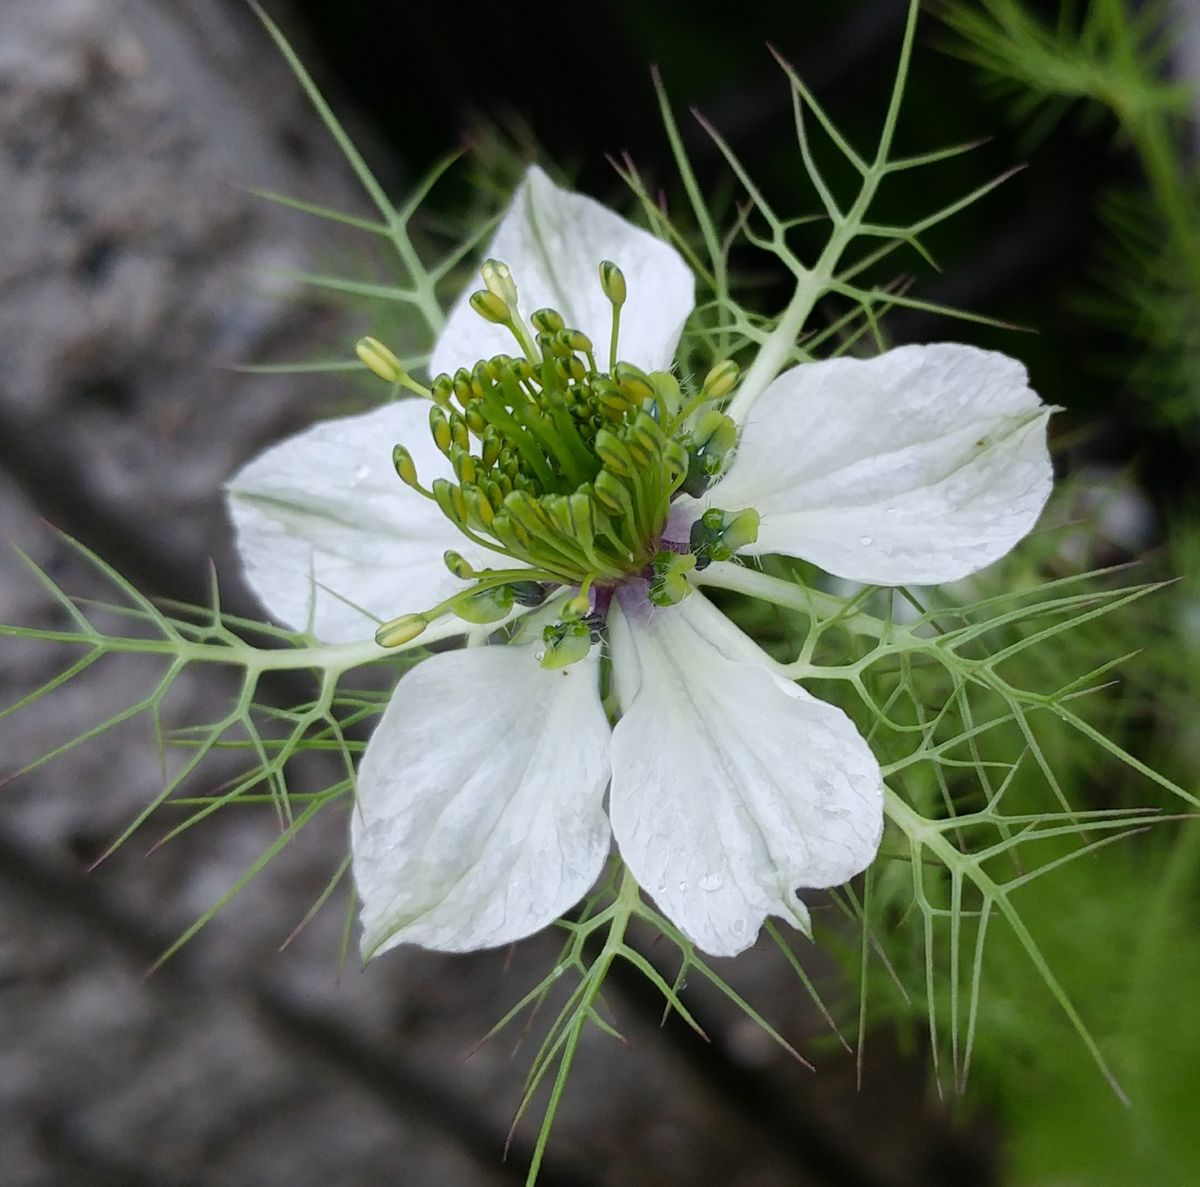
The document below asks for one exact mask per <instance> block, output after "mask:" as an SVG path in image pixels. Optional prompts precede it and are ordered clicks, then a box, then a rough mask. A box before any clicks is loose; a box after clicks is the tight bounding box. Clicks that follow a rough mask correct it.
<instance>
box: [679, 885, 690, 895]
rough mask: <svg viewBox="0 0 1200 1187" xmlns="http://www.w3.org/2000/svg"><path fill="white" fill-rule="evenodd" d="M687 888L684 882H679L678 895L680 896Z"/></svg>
mask: <svg viewBox="0 0 1200 1187" xmlns="http://www.w3.org/2000/svg"><path fill="white" fill-rule="evenodd" d="M687 888H688V884H687V883H686V882H680V883H679V893H680V894H683V892H684V891H685V890H687Z"/></svg>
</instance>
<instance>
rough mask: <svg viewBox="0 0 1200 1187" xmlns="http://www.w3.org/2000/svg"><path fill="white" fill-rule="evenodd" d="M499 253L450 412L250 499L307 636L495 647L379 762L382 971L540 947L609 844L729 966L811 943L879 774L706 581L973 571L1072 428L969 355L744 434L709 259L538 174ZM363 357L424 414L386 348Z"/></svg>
mask: <svg viewBox="0 0 1200 1187" xmlns="http://www.w3.org/2000/svg"><path fill="white" fill-rule="evenodd" d="M489 257H490V258H489V260H488V261H487V262H486V263H485V264H484V267H483V276H484V281H485V287H484V288H483V289H481V290H479V291H477V292H474V293H464V294H463V296H462V297H461V298H460V299H459V301H458V303H457V304H456V305H455V306H454V308H453V309H452V311H451V312H450V314H449V317H448V320H447V322H446V325H445V329H444V331H443V333H442V334H441V336H440V338H439V340H438V342H437V344H436V346H435V347H434V351H433V356H432V367H431V369H432V371H433V372H434V374H435V376H436V378H434V380H433V381H432V383H431V385H430V388H429V389H428V395H429V397H430V399H429V400H410V399H406V400H401V401H398V402H396V403H392V404H389V405H387V406H385V407H382V408H380V409H378V410H376V411H373V412H368V413H366V414H364V415H361V416H354V417H348V418H345V419H340V420H334V421H328V422H325V423H322V424H318V425H316V426H315V427H313V428H311V429H309V430H307V431H306V432H303V433H301V434H299V435H298V436H296V437H295V438H293V439H292V440H290V441H286V442H284V443H283V444H281V445H279V446H276V447H274V448H272V449H269V450H267V451H266V452H265V453H263V454H262V455H261V456H259V457H257V458H256V459H254V460H253V461H251V462H250V463H249V464H248V465H247V466H246V467H245V468H244V469H243V470H242V471H241V472H240V473H239V474H237V475H236V476H235V477H234V478H233V480H232V481H231V483H230V487H229V506H230V511H231V514H232V517H233V522H234V524H235V527H236V529H237V539H238V547H239V549H240V552H241V556H242V558H243V561H244V564H245V570H246V575H247V578H248V580H249V582H250V584H251V586H252V587H253V588H254V590H255V591H256V593H257V594H258V596H259V597H260V599H261V600H262V602H263V604H264V605H265V606H266V608H267V609H268V610H269V611H270V612H271V613H272V614H273V615H274V616H275V617H277V618H278V619H280V620H281V621H283V622H284V623H287V624H288V625H290V626H292V627H294V628H297V629H301V630H305V629H307V630H311V631H312V632H313V633H314V634H315V635H316V636H317V637H318V638H319V639H321V640H324V641H327V642H333V643H336V642H349V641H354V640H359V639H364V638H369V636H370V634H371V633H372V632H375V631H376V629H377V628H378V634H377V636H376V637H377V638H378V639H379V640H380V642H381V643H382V644H384V645H385V646H390V645H398V646H405V645H410V644H411V643H412V642H413V641H414V640H418V639H419V638H420V637H421V635H422V633H423V632H424V630H425V628H426V626H427V625H428V624H431V623H434V624H437V627H436V629H435V630H433V631H430V633H429V634H427V635H425V636H424V637H425V638H429V637H430V636H431V635H433V636H436V637H443V638H444V637H447V636H449V635H450V634H452V633H458V634H461V635H463V636H470V637H471V638H472V642H473V643H474V644H475V645H473V646H467V647H465V648H463V649H461V650H457V651H447V652H440V653H438V654H434V655H432V656H430V657H429V658H427V659H425V660H424V661H423V662H421V663H420V664H419V665H418V666H417V667H416V668H415V669H414V670H413V671H412V672H410V673H409V674H407V675H406V676H405V677H404V678H403V679H402V680H401V681H400V682H399V684H398V686H397V688H396V691H395V693H394V695H393V697H392V699H391V702H390V704H389V705H388V707H387V709H386V711H385V712H384V714H383V716H382V718H381V720H380V721H379V723H378V725H377V727H376V729H375V732H374V734H373V736H372V738H371V740H370V742H369V744H368V746H367V749H366V753H365V755H364V756H363V759H362V762H361V765H360V769H359V771H358V797H357V804H356V806H355V809H354V811H353V813H352V818H353V824H352V847H353V858H354V861H353V865H354V874H355V879H356V882H357V886H358V892H359V896H360V899H361V902H362V920H363V929H364V935H363V951H364V953H365V954H366V955H372V954H375V953H378V952H381V951H384V950H386V949H388V948H391V947H394V946H395V945H397V944H401V943H417V944H422V945H424V946H426V947H429V948H438V949H444V950H452V951H459V950H466V949H472V948H482V947H489V946H493V945H499V944H505V943H508V942H510V941H513V940H517V939H520V938H521V937H523V936H527V935H529V934H530V933H532V932H534V931H537V930H538V929H540V928H542V927H543V926H545V925H546V924H548V923H550V922H552V921H553V920H554V919H556V918H558V917H559V916H560V915H562V914H563V913H564V912H565V911H567V910H569V909H570V907H571V906H572V905H573V904H574V903H576V902H577V901H578V900H579V899H580V898H581V897H582V896H583V895H584V894H585V893H586V892H587V890H588V889H589V888H590V887H591V885H592V884H593V883H594V882H595V881H596V879H597V877H598V876H599V874H600V873H601V870H602V868H603V866H604V864H605V861H606V859H607V857H608V854H609V850H610V846H611V843H612V839H613V838H615V841H616V845H617V847H618V849H619V852H620V856H621V858H622V860H623V861H624V862H625V864H626V866H627V867H628V868H629V870H630V871H631V872H632V873H633V875H634V877H635V878H636V879H637V881H638V883H639V884H640V886H641V887H642V888H643V889H644V890H645V891H646V892H647V893H648V894H649V895H650V896H652V897H653V899H654V900H655V901H656V903H657V904H658V906H659V908H660V909H661V910H662V911H663V912H664V913H665V914H666V915H667V916H668V917H669V918H670V919H671V920H673V921H674V922H675V924H676V925H677V926H678V927H679V928H680V929H681V930H682V931H683V932H684V933H685V934H686V935H687V936H688V937H690V938H691V939H692V940H693V941H694V942H695V943H696V944H697V945H698V946H699V947H700V948H701V949H703V950H704V951H706V952H709V953H712V954H716V955H730V954H733V953H736V952H739V951H741V950H742V949H744V948H746V947H747V946H748V945H749V944H751V943H752V942H753V941H754V939H755V937H756V935H757V933H758V930H759V928H760V926H761V925H762V923H763V921H764V919H765V918H766V917H767V916H768V915H775V916H779V917H781V918H783V919H786V920H789V921H791V922H792V923H794V924H796V925H798V926H801V927H804V926H806V923H807V914H806V912H805V909H804V906H803V903H802V902H801V901H800V899H799V898H798V897H797V891H798V890H799V889H802V888H815V887H829V886H835V885H838V884H840V883H842V882H845V881H846V880H848V879H849V878H851V877H852V876H853V875H854V874H856V873H858V872H859V871H860V870H862V869H864V868H865V867H866V866H867V865H868V864H869V863H870V862H871V860H872V859H873V857H874V856H875V853H876V850H877V848H878V844H879V840H880V835H881V831H882V822H883V813H882V800H883V787H882V779H881V775H880V770H879V766H878V764H877V762H876V760H875V759H874V757H873V756H872V754H871V751H870V749H869V748H868V746H867V744H866V743H865V742H864V740H863V739H862V738H861V737H860V735H859V734H858V732H857V730H856V729H855V727H854V725H853V724H852V723H851V722H850V720H849V718H847V717H846V715H845V714H844V713H843V712H842V711H841V710H840V709H838V708H835V707H834V706H832V705H828V704H825V703H823V702H821V701H819V700H817V699H815V698H814V697H812V696H811V695H809V694H808V693H807V692H805V691H804V690H803V689H802V688H800V687H799V686H798V685H796V684H795V683H794V682H792V681H788V680H784V679H782V678H781V677H780V676H779V675H778V674H777V672H776V670H775V668H774V667H773V666H772V665H771V664H770V662H769V661H768V659H767V658H766V656H765V655H764V654H763V653H762V652H761V651H760V650H759V648H758V647H757V646H756V645H755V644H754V643H753V642H752V641H751V640H750V639H749V638H748V637H746V636H745V635H744V634H742V633H741V631H740V630H738V629H737V628H736V627H735V626H734V625H733V624H732V623H731V622H730V621H729V620H728V619H727V618H726V617H725V616H724V615H723V614H722V613H721V612H720V611H719V610H718V609H717V608H716V607H715V606H714V605H713V604H712V603H711V602H709V601H708V600H707V599H706V598H705V596H704V595H703V593H701V592H700V591H699V590H698V589H697V588H696V586H695V578H696V576H697V573H698V572H700V571H702V569H703V568H704V567H705V566H706V565H708V564H710V563H712V562H713V561H721V560H728V559H729V558H730V557H732V556H734V555H735V554H739V553H740V554H741V555H743V556H747V555H749V556H753V555H757V554H762V553H783V554H787V555H789V556H793V557H800V558H803V559H805V560H808V561H812V562H814V563H816V564H817V565H819V566H820V567H821V568H823V569H825V570H827V571H828V572H829V573H831V574H835V575H837V576H840V577H845V578H849V579H852V580H854V581H860V582H867V583H874V584H883V585H899V584H908V583H922V584H924V583H936V582H944V581H950V580H954V579H957V578H960V577H963V576H965V575H966V574H968V573H970V572H973V571H975V570H977V569H979V568H982V567H983V566H984V565H987V564H989V563H990V562H992V561H994V560H996V559H997V558H998V557H1000V556H1001V555H1003V554H1004V553H1005V552H1007V551H1008V550H1009V549H1010V548H1011V547H1012V546H1013V545H1014V544H1015V543H1016V542H1017V541H1018V540H1019V539H1021V537H1022V536H1024V535H1025V534H1026V533H1027V532H1028V531H1029V530H1030V528H1031V527H1032V525H1033V523H1034V521H1035V520H1036V519H1037V516H1038V514H1039V513H1040V511H1041V508H1042V506H1043V504H1044V503H1045V500H1046V498H1047V496H1048V493H1049V488H1050V465H1049V459H1048V455H1047V451H1046V444H1045V426H1046V420H1047V417H1048V415H1049V410H1048V409H1047V408H1046V407H1045V406H1044V405H1043V404H1042V403H1041V401H1040V400H1039V399H1038V397H1037V396H1036V395H1035V394H1034V393H1033V392H1032V391H1031V390H1030V389H1029V388H1028V386H1027V385H1026V381H1025V373H1024V370H1023V368H1022V367H1021V366H1020V365H1019V364H1018V363H1016V362H1014V361H1013V360H1011V359H1008V358H1006V357H1005V356H1003V355H999V354H995V353H991V352H987V351H982V350H977V349H974V348H971V347H967V346H959V345H950V344H942V345H935V346H924V347H922V346H915V347H914V346H910V347H902V348H900V349H897V350H892V351H888V352H887V353H885V354H883V355H880V356H879V357H877V358H874V359H870V360H867V361H862V360H857V359H849V358H843V359H836V360H832V361H827V362H817V363H809V364H805V365H801V366H796V367H793V368H792V369H791V370H788V371H786V372H784V373H783V374H781V375H779V376H778V377H777V378H776V379H775V380H774V382H773V383H771V384H770V386H769V387H767V388H766V390H765V391H764V392H763V393H762V395H761V396H760V397H759V398H758V399H757V401H755V402H753V404H752V405H751V407H750V410H749V412H748V414H747V415H745V417H744V418H743V420H744V423H742V424H740V425H739V424H735V423H734V421H733V420H732V419H730V417H729V416H727V415H725V414H724V413H723V412H721V411H720V403H721V400H722V398H723V397H725V396H727V395H728V394H729V393H730V391H731V390H732V389H733V387H734V385H735V383H736V377H737V368H736V367H734V366H733V365H732V364H731V363H724V364H719V365H718V366H716V367H714V368H713V370H712V371H711V372H710V373H709V375H708V377H707V378H706V379H705V380H704V382H703V383H702V384H701V385H700V387H699V389H698V390H696V391H695V392H694V393H692V394H690V395H684V394H683V393H682V392H681V388H680V384H679V382H678V381H677V380H676V378H675V377H674V376H673V375H672V373H671V370H670V368H671V363H672V359H673V357H674V353H675V348H676V345H677V343H678V341H679V337H680V334H681V332H682V329H683V326H684V323H685V321H686V319H687V317H688V315H689V314H690V312H691V310H692V305H693V281H692V277H691V274H690V272H689V271H688V269H687V267H686V266H685V264H684V263H683V261H682V259H681V258H680V257H679V256H678V254H677V253H676V252H675V251H674V249H673V248H671V247H670V246H668V245H667V244H665V243H663V242H661V241H659V240H657V239H655V238H654V237H652V236H651V235H649V234H647V233H646V232H644V231H641V230H639V229H637V228H635V227H633V226H631V225H630V224H628V223H626V222H624V221H623V220H622V219H620V218H619V217H618V216H616V215H615V214H613V213H611V212H610V211H608V210H606V209H604V208H603V207H602V206H600V205H598V204H597V203H595V202H594V201H592V200H590V199H588V198H586V197H582V196H580V195H576V194H571V193H568V192H565V191H563V190H560V189H558V188H557V187H556V186H554V185H553V184H552V183H551V182H550V181H549V179H548V178H547V177H546V176H545V175H544V174H542V173H541V172H540V171H539V170H537V169H533V170H531V171H530V173H529V174H528V176H527V177H526V179H525V180H524V182H523V183H522V185H521V187H520V189H519V190H518V191H517V194H516V196H515V198H514V201H513V204H512V207H511V209H510V210H509V212H508V214H507V215H506V217H505V218H504V220H503V222H502V224H501V225H500V228H499V230H498V232H497V235H496V238H495V240H494V242H493V243H492V245H491V249H490V253H489ZM506 352H512V353H506ZM361 353H362V356H363V358H364V361H366V362H367V363H368V364H369V365H370V366H372V368H373V369H375V370H377V371H378V372H380V373H381V374H384V375H388V376H390V377H392V378H396V379H398V380H400V381H401V382H403V383H406V384H408V385H410V386H413V387H416V388H418V390H422V389H420V385H418V384H415V383H413V381H411V380H410V379H409V378H408V377H407V376H405V375H403V373H402V372H400V370H399V367H398V364H397V363H396V362H395V359H394V356H392V355H391V354H390V352H388V351H387V350H386V348H384V347H382V346H381V345H380V344H378V343H376V342H374V341H373V340H367V341H365V342H364V344H362V346H361ZM397 443H398V444H397ZM394 446H396V448H395V449H393V447H394ZM380 623H383V624H384V625H383V626H382V627H380V626H379V624H380ZM473 624H474V625H473ZM480 624H482V625H480ZM489 632H490V636H489ZM606 797H607V799H606ZM606 804H607V808H606Z"/></svg>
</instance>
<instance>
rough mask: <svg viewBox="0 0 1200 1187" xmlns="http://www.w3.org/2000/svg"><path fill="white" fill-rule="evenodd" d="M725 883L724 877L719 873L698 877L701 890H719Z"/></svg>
mask: <svg viewBox="0 0 1200 1187" xmlns="http://www.w3.org/2000/svg"><path fill="white" fill-rule="evenodd" d="M724 885H725V879H724V878H722V877H721V875H720V874H705V875H704V877H703V878H701V879H700V889H701V890H720V889H721V887H722V886H724Z"/></svg>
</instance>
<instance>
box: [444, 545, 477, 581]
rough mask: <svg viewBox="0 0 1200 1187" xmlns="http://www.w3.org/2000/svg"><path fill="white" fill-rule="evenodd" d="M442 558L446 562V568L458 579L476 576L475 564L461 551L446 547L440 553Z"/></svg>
mask: <svg viewBox="0 0 1200 1187" xmlns="http://www.w3.org/2000/svg"><path fill="white" fill-rule="evenodd" d="M442 560H443V561H445V562H446V568H447V569H449V570H450V572H451V573H453V574H454V576H455V577H457V578H458V579H459V580H460V581H470V580H471V578H472V577H475V576H477V574H476V571H475V566H474V565H472V564H471V563H470V562H469V561H468V560H467V558H466V557H465V556H463V554H462V553H461V552H455V551H454V550H453V549H448V550H447V551H446V552H443V553H442Z"/></svg>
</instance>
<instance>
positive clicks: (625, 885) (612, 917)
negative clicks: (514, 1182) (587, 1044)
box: [525, 867, 641, 1187]
mask: <svg viewBox="0 0 1200 1187" xmlns="http://www.w3.org/2000/svg"><path fill="white" fill-rule="evenodd" d="M640 901H641V900H640V896H639V891H638V884H637V882H636V881H635V879H634V877H633V875H632V874H631V873H630V872H629V869H628V867H624V868H623V869H622V871H621V885H620V887H619V888H618V890H617V897H616V901H615V902H614V903H613V904H612V906H611V907H609V908H608V911H607V912H606V914H607V915H608V918H609V924H608V936H607V937H606V938H605V941H604V947H603V948H602V949H601V951H600V955H599V956H598V957H596V959H595V961H593V963H592V965H591V967H590V968H589V969H588V971H587V980H588V984H587V988H586V989H585V990H584V992H583V995H582V996H581V997H580V1001H579V1005H578V1006H577V1007H576V1011H577V1016H578V1019H579V1021H578V1023H576V1024H573V1025H572V1029H571V1033H570V1034H569V1035H568V1036H567V1039H566V1042H565V1043H564V1045H563V1052H562V1055H561V1057H560V1059H559V1064H558V1072H557V1073H556V1074H555V1077H554V1086H553V1087H552V1088H551V1090H550V1099H549V1101H548V1102H547V1104H546V1115H545V1119H544V1120H543V1122H542V1127H541V1130H540V1132H539V1133H538V1138H537V1144H536V1146H535V1147H534V1150H533V1158H532V1159H531V1160H530V1163H529V1173H528V1174H527V1176H526V1178H525V1187H535V1184H536V1183H537V1177H538V1172H539V1171H540V1170H541V1166H542V1159H543V1158H544V1157H545V1154H546V1145H547V1143H548V1142H549V1141H550V1130H551V1128H552V1126H553V1123H554V1116H555V1114H556V1113H557V1112H558V1105H559V1102H560V1100H561V1099H562V1095H563V1092H564V1091H565V1090H566V1086H567V1077H568V1076H569V1075H570V1074H571V1065H572V1064H573V1063H574V1062H575V1053H576V1051H577V1049H578V1047H579V1039H580V1036H581V1035H582V1034H583V1027H584V1024H585V1023H586V1022H587V1019H588V1015H589V1014H590V1013H591V1011H592V1007H593V1006H595V1004H596V1001H597V1000H598V999H599V997H600V990H601V989H602V988H603V986H604V979H605V977H606V976H608V970H609V969H610V968H611V967H612V963H613V961H614V960H616V958H617V957H618V956H619V955H620V954H621V951H622V949H623V948H624V946H625V931H626V929H627V928H628V927H629V921H630V919H632V918H633V916H634V915H635V914H636V912H637V909H638V904H639V902H640Z"/></svg>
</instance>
